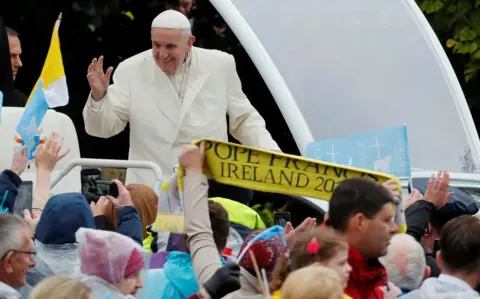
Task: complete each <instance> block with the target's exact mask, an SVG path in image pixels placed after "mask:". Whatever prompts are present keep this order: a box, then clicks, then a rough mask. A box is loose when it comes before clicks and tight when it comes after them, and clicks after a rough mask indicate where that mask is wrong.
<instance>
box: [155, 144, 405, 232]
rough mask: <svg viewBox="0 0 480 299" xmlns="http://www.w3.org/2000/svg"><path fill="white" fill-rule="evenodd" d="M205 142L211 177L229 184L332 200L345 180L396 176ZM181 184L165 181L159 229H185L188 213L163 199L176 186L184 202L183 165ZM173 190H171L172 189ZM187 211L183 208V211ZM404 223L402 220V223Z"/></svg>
mask: <svg viewBox="0 0 480 299" xmlns="http://www.w3.org/2000/svg"><path fill="white" fill-rule="evenodd" d="M201 142H205V165H204V172H205V175H206V176H207V177H208V178H212V179H214V180H215V181H217V182H219V183H223V184H227V185H232V186H237V187H242V188H247V189H253V190H257V191H263V192H270V193H283V194H290V195H297V196H307V197H313V198H319V199H323V200H327V201H328V200H330V198H331V196H332V194H333V190H335V187H336V186H337V185H338V184H340V183H341V182H342V181H344V180H346V179H351V178H358V177H364V178H366V179H370V180H373V181H377V182H379V183H384V182H386V181H388V180H389V179H394V180H395V181H396V182H397V183H398V186H400V181H399V180H398V179H397V178H396V177H394V176H392V175H388V174H384V173H379V172H375V171H370V170H366V169H359V168H353V167H349V166H345V165H337V164H333V163H328V162H323V161H319V160H312V159H307V158H304V157H300V156H294V155H289V154H284V153H277V152H272V151H266V150H261V149H256V148H252V147H247V146H243V145H239V144H234V143H229V142H223V141H216V140H211V139H202V140H198V141H196V142H195V144H197V145H198V144H200V143H201ZM177 175H178V186H173V184H171V181H170V184H168V182H165V183H164V184H163V185H162V187H161V193H162V194H161V195H160V197H159V214H158V216H157V220H156V222H155V225H154V230H155V231H159V230H161V231H170V232H175V233H184V232H185V227H184V216H183V215H182V214H179V213H172V214H169V213H165V212H164V211H160V205H161V202H164V201H165V200H167V199H168V200H169V201H171V198H170V197H171V194H173V193H174V192H172V190H171V189H172V187H173V188H178V192H176V193H177V194H179V196H180V201H181V202H183V190H184V188H183V177H184V171H183V169H182V167H179V168H178V173H177ZM169 191H170V192H169ZM182 212H183V211H182ZM398 224H399V225H402V224H401V223H398Z"/></svg>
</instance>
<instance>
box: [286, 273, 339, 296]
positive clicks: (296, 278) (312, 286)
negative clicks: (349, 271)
mask: <svg viewBox="0 0 480 299" xmlns="http://www.w3.org/2000/svg"><path fill="white" fill-rule="evenodd" d="M281 298H282V299H343V288H342V282H341V279H340V277H339V276H338V274H337V272H335V271H334V270H332V269H330V268H326V267H320V266H309V267H305V268H302V269H299V270H296V271H293V272H292V273H291V274H290V275H288V277H287V279H286V280H285V283H284V284H283V286H282V289H281Z"/></svg>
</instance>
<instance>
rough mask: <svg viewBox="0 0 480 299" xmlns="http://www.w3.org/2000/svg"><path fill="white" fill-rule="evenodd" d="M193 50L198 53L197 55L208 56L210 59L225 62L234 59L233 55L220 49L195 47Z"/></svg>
mask: <svg viewBox="0 0 480 299" xmlns="http://www.w3.org/2000/svg"><path fill="white" fill-rule="evenodd" d="M193 51H194V53H196V55H199V56H200V57H202V58H206V59H208V60H210V59H212V60H216V61H221V62H224V63H227V62H231V61H234V58H233V55H231V54H228V53H227V52H223V51H220V50H214V49H204V48H197V47H193Z"/></svg>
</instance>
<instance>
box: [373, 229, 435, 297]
mask: <svg viewBox="0 0 480 299" xmlns="http://www.w3.org/2000/svg"><path fill="white" fill-rule="evenodd" d="M380 262H381V263H382V264H383V265H384V266H385V268H386V269H387V273H388V279H389V280H390V281H391V282H392V283H394V284H395V285H396V286H398V287H399V288H402V289H406V290H410V291H412V290H416V289H418V288H419V287H420V285H421V284H422V282H423V279H424V274H425V268H426V266H427V264H426V261H425V252H424V250H423V247H422V245H420V243H418V242H417V241H416V240H415V239H414V238H413V237H412V236H410V235H407V234H397V235H395V236H394V237H393V238H392V240H391V243H390V246H388V250H387V255H386V256H384V257H381V258H380Z"/></svg>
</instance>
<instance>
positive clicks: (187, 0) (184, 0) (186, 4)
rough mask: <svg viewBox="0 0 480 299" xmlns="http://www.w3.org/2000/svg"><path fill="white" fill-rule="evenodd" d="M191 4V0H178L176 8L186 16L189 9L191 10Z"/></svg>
mask: <svg viewBox="0 0 480 299" xmlns="http://www.w3.org/2000/svg"><path fill="white" fill-rule="evenodd" d="M192 6H193V3H192V0H180V6H179V9H178V10H179V11H180V12H181V13H183V14H184V15H186V16H188V14H189V13H190V11H191V10H192Z"/></svg>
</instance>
